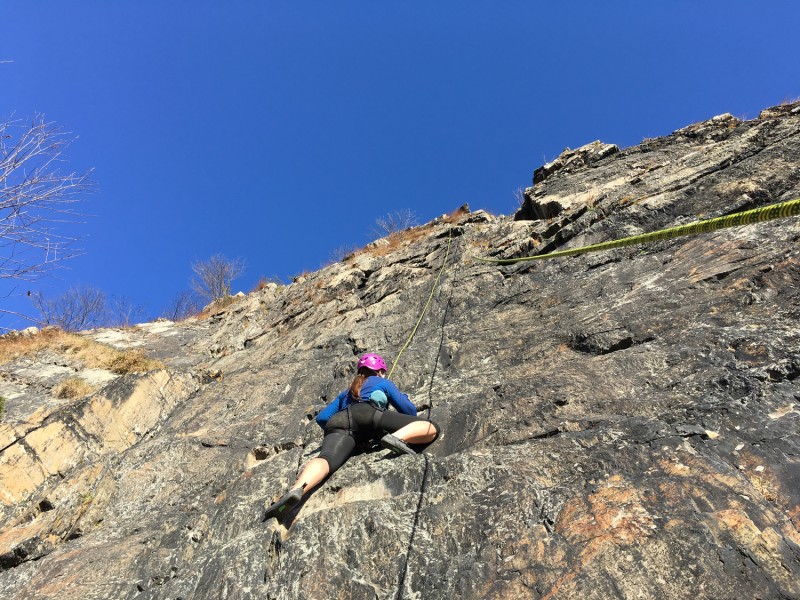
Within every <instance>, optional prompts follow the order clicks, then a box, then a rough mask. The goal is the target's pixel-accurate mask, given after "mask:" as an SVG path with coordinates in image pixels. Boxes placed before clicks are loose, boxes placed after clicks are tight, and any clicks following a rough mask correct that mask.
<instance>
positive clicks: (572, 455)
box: [0, 104, 800, 600]
mask: <svg viewBox="0 0 800 600" xmlns="http://www.w3.org/2000/svg"><path fill="white" fill-rule="evenodd" d="M798 133H800V105H797V104H795V105H786V106H781V107H775V108H773V109H770V110H769V111H765V112H764V113H762V115H761V116H760V117H759V118H758V119H755V120H753V121H746V122H740V121H737V120H736V119H734V118H733V117H730V116H722V117H716V118H714V119H711V120H710V121H707V122H704V123H698V124H695V125H692V126H689V127H686V128H684V129H681V130H679V131H676V132H675V133H673V134H672V135H670V136H668V137H665V138H660V139H654V140H648V141H646V142H644V143H643V144H641V145H640V146H637V147H634V148H629V149H626V150H622V151H616V150H615V151H606V150H603V149H604V148H606V149H607V148H608V147H607V146H603V145H602V144H601V145H599V146H597V145H593V147H594V148H596V151H593V152H591V153H589V154H587V153H585V152H584V154H586V156H584V157H583V158H581V159H580V160H577V159H576V160H565V161H563V162H565V164H566V163H568V165H567V166H563V167H562V168H555V169H550V170H549V171H548V173H547V174H546V176H542V177H537V179H536V183H535V185H534V186H533V187H532V188H529V189H528V190H527V191H526V201H525V205H524V206H523V207H522V208H521V210H520V213H518V215H516V217H515V218H511V217H493V216H490V215H487V214H485V213H483V212H481V211H478V212H473V213H460V214H455V215H452V216H450V217H447V218H441V219H437V220H436V221H434V222H432V223H429V224H428V225H426V226H423V227H420V228H416V229H413V230H409V231H406V232H403V233H401V234H398V235H395V236H393V237H392V238H389V239H388V240H384V241H383V242H382V243H381V244H373V245H370V246H368V247H367V248H365V249H363V250H361V251H359V252H356V253H355V254H353V255H352V256H350V257H348V258H346V259H345V261H344V262H340V263H336V264H333V265H330V266H328V267H326V268H323V269H321V270H320V271H317V272H315V273H311V274H310V275H308V276H306V277H305V278H303V279H298V280H297V281H296V282H295V283H293V284H291V285H289V286H285V287H279V288H276V287H274V286H272V287H270V288H267V289H265V290H262V291H259V292H256V293H253V294H250V295H249V296H247V297H245V298H241V299H239V300H238V301H237V302H236V303H235V304H232V305H231V306H228V307H227V308H225V309H222V310H221V312H219V313H218V314H216V315H213V316H211V317H209V318H207V319H205V320H202V321H198V320H194V321H193V320H190V321H187V322H185V323H181V324H172V323H161V324H159V323H155V324H150V325H145V326H141V327H137V328H133V329H130V330H125V331H96V332H91V333H89V334H86V335H90V336H93V337H95V338H97V339H99V340H102V341H105V342H106V343H110V344H114V345H116V346H118V347H139V348H144V349H146V350H148V352H150V353H151V354H152V355H153V356H156V357H157V358H159V359H160V360H161V361H162V362H163V363H164V364H165V365H167V366H166V369H164V370H161V371H155V372H151V373H149V374H146V375H125V376H121V377H118V378H115V379H114V380H112V381H110V382H108V383H107V384H105V386H104V387H102V388H101V389H99V390H98V391H96V392H94V393H93V394H92V395H91V396H89V397H85V398H80V399H75V400H69V401H60V402H55V401H53V400H52V399H50V400H47V401H45V400H44V397H45V396H46V391H47V389H48V386H51V385H54V384H55V379H57V378H58V377H59V376H60V375H58V374H53V373H51V375H50V376H48V377H49V378H44V379H42V378H40V380H38V381H40V383H39V384H37V385H38V387H36V386H33V384H30V380H31V377H32V375H31V372H32V371H30V369H34V366H33V365H31V364H28V363H26V364H25V365H23V364H21V363H19V362H18V361H17V362H12V363H9V364H7V365H5V366H4V367H2V374H1V376H2V383H3V385H4V386H6V387H5V388H4V389H25V390H28V391H26V392H25V393H22V392H20V393H18V394H16V395H14V394H11V395H9V396H8V400H7V402H6V414H5V416H4V422H3V423H2V436H3V440H2V444H0V446H1V447H2V454H1V455H0V503H2V507H1V509H2V513H0V514H2V518H3V521H2V526H0V589H2V590H3V598H5V599H8V600H12V599H15V600H16V599H19V600H21V599H27V598H38V599H48V598H53V599H55V598H58V599H59V600H63V599H70V598H74V599H87V598H164V599H166V598H170V599H174V598H185V599H190V598H197V599H204V598H209V599H212V598H213V599H217V598H272V599H294V598H307V599H320V598H364V599H367V598H370V599H372V598H481V599H482V598H596V599H601V598H602V599H606V598H675V599H678V598H680V599H683V598H687V597H694V598H715V599H719V598H797V597H800V458H798V452H799V451H800V428H799V427H798V425H799V424H800V389H799V388H798V375H800V349H799V348H800V345H799V343H800V328H798V317H800V248H798V239H800V222H798V220H797V218H790V219H785V220H781V221H771V222H768V223H761V224H756V225H748V226H745V227H741V228H736V229H728V230H724V231H720V232H715V233H710V234H705V235H700V236H696V237H689V238H681V239H677V240H673V241H669V242H660V243H658V244H655V245H652V246H647V247H641V248H633V249H631V248H627V249H618V250H612V251H608V252H604V253H597V254H590V255H582V256H578V257H573V258H566V259H563V258H562V259H553V260H547V261H537V262H535V263H533V262H527V263H517V264H514V265H509V266H496V265H492V264H487V263H483V262H478V261H476V260H474V259H472V258H470V257H469V255H468V254H467V252H466V250H467V249H470V251H471V252H472V253H477V254H488V255H491V256H495V257H503V258H508V257H512V256H523V255H529V254H533V253H540V252H548V251H550V250H553V249H557V248H567V247H577V246H582V245H585V244H590V243H596V242H599V241H604V240H610V239H616V238H618V237H623V236H627V235H632V234H636V233H642V232H646V231H653V230H656V229H659V228H662V227H668V226H675V225H680V224H684V223H686V222H690V221H692V220H695V219H697V218H700V217H713V216H719V215H724V214H728V213H731V212H735V211H739V210H744V209H748V208H753V207H757V206H761V205H764V204H769V203H772V202H778V201H782V200H789V199H793V198H796V197H799V196H800V135H798ZM598 153H599V154H598ZM600 154H602V156H600ZM565 158H569V157H565ZM543 207H547V208H543ZM531 219H533V220H531ZM448 245H450V254H449V257H448V264H447V266H446V268H445V270H444V271H443V275H442V278H441V280H440V282H439V285H438V287H436V289H435V290H434V292H433V296H432V302H431V306H430V309H429V311H428V313H426V315H425V318H424V319H423V320H422V322H421V324H420V328H419V330H418V332H417V333H416V336H415V337H414V339H413V340H412V342H411V343H410V344H409V346H408V348H407V350H406V351H405V352H404V353H403V354H402V355H401V356H400V358H399V361H398V364H397V367H396V371H395V373H394V375H393V379H394V380H395V381H396V382H397V383H398V385H399V386H400V387H401V388H402V389H404V390H406V391H407V392H408V393H409V394H410V396H411V398H412V400H413V401H415V403H416V404H417V405H418V406H425V407H427V408H426V410H423V411H422V414H424V415H427V414H429V415H430V417H431V418H432V419H434V420H435V421H437V422H438V423H439V424H440V425H441V426H442V427H443V430H444V434H443V436H442V437H441V439H440V440H438V441H437V442H436V443H434V444H433V445H431V446H430V447H429V448H428V449H427V450H426V452H425V453H424V454H423V455H419V456H416V457H400V458H393V457H392V456H390V455H388V454H387V453H386V452H385V451H380V450H377V451H367V452H363V453H361V454H359V455H357V456H355V457H353V458H351V459H350V461H348V462H347V463H346V464H345V465H344V467H342V468H341V469H340V470H339V471H338V472H336V473H335V474H334V475H333V476H332V477H331V478H329V480H328V481H326V482H325V483H324V484H323V485H322V486H320V488H319V489H318V490H317V491H316V492H314V493H313V494H312V495H311V496H310V497H309V498H308V499H307V501H305V502H304V503H303V504H302V505H301V506H300V507H299V509H297V510H296V512H295V513H294V514H293V521H292V522H291V524H290V523H284V524H281V523H278V522H276V521H275V520H274V519H273V520H270V521H268V522H266V523H263V522H261V516H262V513H263V505H264V503H265V501H267V502H268V501H269V500H270V499H272V498H273V497H275V496H276V495H278V494H279V493H281V492H283V491H284V490H285V489H286V487H287V485H289V484H290V483H291V482H292V481H294V478H295V476H296V474H297V471H298V468H299V467H300V466H301V465H302V464H303V463H304V462H305V461H307V460H309V459H310V458H312V457H313V456H315V453H316V452H317V451H318V450H319V446H320V442H321V437H322V436H321V431H320V430H319V428H318V427H317V426H316V424H315V423H314V421H313V416H314V415H315V414H316V412H317V411H319V410H320V409H321V408H322V407H323V406H324V405H325V403H326V402H327V401H329V400H331V399H332V398H333V397H334V395H335V394H336V393H338V392H339V391H340V390H342V389H344V388H345V387H346V386H347V385H348V383H349V380H350V378H351V377H352V375H353V367H354V362H355V357H356V356H357V355H358V354H360V353H362V352H365V351H374V352H379V353H382V354H384V355H385V356H386V357H387V358H388V359H389V360H392V359H394V357H395V356H396V354H397V352H399V350H400V348H401V347H402V346H403V344H404V343H405V341H406V338H407V336H408V335H409V334H410V332H411V330H412V328H413V326H414V324H415V322H416V320H417V318H418V317H419V315H420V313H421V311H422V308H423V306H424V304H425V302H426V300H427V298H428V296H429V295H430V293H431V290H432V289H433V286H434V282H435V280H436V277H437V275H438V273H439V269H440V267H441V266H442V264H443V261H444V259H445V256H446V253H447V249H448ZM48 357H49V358H48ZM38 360H39V367H40V368H41V369H45V367H47V366H48V365H47V364H45V363H48V362H49V366H52V365H53V364H56V365H57V364H59V360H58V359H54V358H53V357H52V355H48V354H46V353H45V354H42V355H39V357H38ZM28 362H30V361H28ZM61 362H63V361H61ZM25 369H28V371H25ZM41 381H45V382H46V383H41ZM14 386H16V387H14ZM26 386H27V387H26ZM34 389H35V390H36V393H37V394H39V395H40V396H41V398H42V402H41V403H39V404H40V405H41V406H42V407H43V408H40V409H39V411H38V412H37V411H35V410H33V407H32V406H31V404H30V403H27V404H26V397H28V396H26V394H30V393H33V391H31V390H34ZM26 407H27V408H26ZM289 525H290V526H289Z"/></svg>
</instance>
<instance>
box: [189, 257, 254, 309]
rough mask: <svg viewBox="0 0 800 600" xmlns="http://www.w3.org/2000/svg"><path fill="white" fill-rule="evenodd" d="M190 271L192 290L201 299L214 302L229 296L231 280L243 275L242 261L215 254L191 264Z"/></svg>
mask: <svg viewBox="0 0 800 600" xmlns="http://www.w3.org/2000/svg"><path fill="white" fill-rule="evenodd" d="M192 271H194V274H195V277H193V278H192V282H191V285H192V290H193V291H194V292H195V293H196V294H197V295H198V296H200V297H201V298H204V299H206V300H208V301H214V300H219V299H220V298H227V297H228V296H230V295H231V284H232V283H233V280H234V279H236V278H237V277H239V275H241V274H242V273H244V261H243V260H242V259H240V258H233V259H231V258H226V257H225V256H222V255H221V254H215V255H214V256H212V257H211V258H209V259H208V260H199V261H197V262H195V263H194V264H192Z"/></svg>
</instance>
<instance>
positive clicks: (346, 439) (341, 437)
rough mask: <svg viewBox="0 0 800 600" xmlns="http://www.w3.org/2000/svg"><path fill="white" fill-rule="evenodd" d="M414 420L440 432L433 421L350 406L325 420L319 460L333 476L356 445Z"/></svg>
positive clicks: (366, 406) (362, 405)
mask: <svg viewBox="0 0 800 600" xmlns="http://www.w3.org/2000/svg"><path fill="white" fill-rule="evenodd" d="M415 421H425V422H429V423H430V424H431V425H433V427H434V428H435V429H436V436H437V437H438V436H439V432H440V431H441V429H440V428H439V426H438V425H437V424H436V423H434V422H433V421H428V420H427V419H423V418H422V417H412V416H411V415H404V414H403V413H399V412H395V411H393V410H384V411H381V410H378V409H377V408H375V407H374V406H372V405H371V404H369V403H367V402H357V403H356V404H351V405H350V406H348V407H347V408H346V409H345V410H341V411H339V412H338V413H336V414H335V415H333V416H332V417H331V418H330V419H329V420H328V423H327V424H326V425H325V437H324V438H323V440H322V450H321V451H320V453H319V457H320V458H324V459H325V460H327V461H328V466H329V468H330V473H333V472H334V471H335V470H336V469H338V468H339V467H341V466H342V465H343V464H344V463H345V462H346V461H347V459H348V458H350V455H351V454H352V453H353V450H354V449H355V447H356V444H359V443H365V442H369V441H371V440H378V439H380V438H382V437H383V436H384V435H385V434H387V433H394V432H395V431H397V430H398V429H401V428H403V427H405V426H406V425H408V424H409V423H414V422H415Z"/></svg>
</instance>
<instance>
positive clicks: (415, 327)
mask: <svg viewBox="0 0 800 600" xmlns="http://www.w3.org/2000/svg"><path fill="white" fill-rule="evenodd" d="M451 232H452V230H448V232H447V252H445V255H444V261H443V262H442V266H441V268H440V269H439V274H438V275H437V276H436V281H434V282H433V288H431V293H430V295H429V296H428V301H427V302H426V303H425V306H424V308H423V309H422V314H421V315H420V316H419V319H417V324H416V325H414V329H413V330H412V331H411V335H409V336H408V339H407V340H406V343H405V344H403V347H402V348H401V349H400V352H398V353H397V356H396V357H395V359H394V362H392V368H391V369H390V370H389V374H388V375H387V376H386V377H387V378H388V379H391V378H392V373H393V372H394V368H395V367H396V366H397V361H399V360H400V356H402V354H403V352H405V349H406V348H408V345H409V344H410V343H411V340H412V339H414V335H415V334H416V333H417V329H419V325H420V323H422V318H423V317H424V316H425V313H426V312H427V310H428V306H430V303H431V300H432V299H433V294H434V292H435V291H436V288H437V287H438V286H439V280H440V279H441V278H442V273H444V268H445V267H446V266H447V259H448V257H449V256H450V245H451V244H452V243H453V236H452V235H451Z"/></svg>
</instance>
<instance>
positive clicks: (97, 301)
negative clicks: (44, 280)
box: [31, 285, 108, 331]
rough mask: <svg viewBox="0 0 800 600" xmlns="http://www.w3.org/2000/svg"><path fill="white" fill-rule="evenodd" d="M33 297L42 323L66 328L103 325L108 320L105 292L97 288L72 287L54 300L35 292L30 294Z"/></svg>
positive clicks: (73, 328) (70, 329) (65, 329)
mask: <svg viewBox="0 0 800 600" xmlns="http://www.w3.org/2000/svg"><path fill="white" fill-rule="evenodd" d="M31 299H32V300H33V304H34V306H36V308H37V309H38V311H39V314H40V315H41V318H40V321H41V323H42V324H44V325H55V326H56V327H60V328H61V329H63V330H64V331H80V330H81V329H87V328H91V327H100V326H102V325H104V324H105V323H106V322H107V320H108V307H107V305H106V295H105V293H104V292H103V291H102V290H99V289H97V288H95V287H91V286H80V285H77V286H73V287H71V288H70V289H68V290H67V291H66V292H64V293H63V294H61V295H59V296H56V297H55V298H52V299H49V298H45V297H44V295H43V294H42V293H41V292H36V293H34V294H31Z"/></svg>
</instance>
